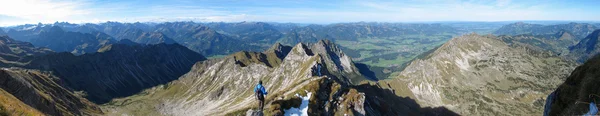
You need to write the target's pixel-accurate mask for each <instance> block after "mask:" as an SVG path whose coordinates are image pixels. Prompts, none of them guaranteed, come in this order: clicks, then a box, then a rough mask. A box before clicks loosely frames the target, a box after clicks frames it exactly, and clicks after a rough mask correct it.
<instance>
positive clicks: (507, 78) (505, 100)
mask: <svg viewBox="0 0 600 116" xmlns="http://www.w3.org/2000/svg"><path fill="white" fill-rule="evenodd" d="M502 39H507V38H498V37H494V36H480V35H476V34H469V35H463V36H461V37H457V38H453V39H452V40H450V41H448V42H447V43H445V44H443V45H442V46H440V47H439V48H438V49H436V50H435V51H434V52H432V53H431V54H429V55H427V56H425V57H424V58H421V59H415V60H414V61H413V62H411V63H410V64H409V65H408V66H407V67H406V68H405V69H404V71H402V72H401V73H400V76H399V77H398V78H396V79H393V80H390V81H388V82H389V83H405V84H406V86H400V87H398V86H397V85H395V86H396V87H393V88H395V89H397V90H410V92H405V91H404V92H401V93H398V94H399V95H401V96H409V97H411V98H415V99H416V100H417V101H418V103H419V104H421V105H424V106H435V107H437V106H445V107H447V108H448V109H450V110H452V111H455V112H457V113H459V114H462V115H532V114H541V111H542V110H541V109H542V108H543V97H545V95H547V94H548V93H550V92H551V91H552V88H555V87H556V86H558V84H559V83H560V82H561V81H562V80H564V77H566V75H567V74H568V72H569V71H570V70H572V69H573V68H574V65H575V64H576V63H574V62H571V61H568V60H564V59H562V58H560V57H558V56H555V55H552V54H549V53H548V52H546V51H540V50H536V49H532V48H530V47H529V46H527V45H521V44H510V43H506V42H505V41H501V40H502Z"/></svg>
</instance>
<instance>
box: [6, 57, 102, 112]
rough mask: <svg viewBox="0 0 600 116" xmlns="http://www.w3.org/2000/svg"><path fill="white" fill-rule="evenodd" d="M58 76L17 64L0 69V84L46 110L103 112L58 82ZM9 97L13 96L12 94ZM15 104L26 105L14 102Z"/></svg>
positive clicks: (9, 91) (7, 90) (41, 110)
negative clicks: (19, 66) (17, 66)
mask: <svg viewBox="0 0 600 116" xmlns="http://www.w3.org/2000/svg"><path fill="white" fill-rule="evenodd" d="M56 79H58V77H56V76H53V75H52V74H49V73H43V72H40V71H37V70H28V69H18V68H10V69H8V68H3V69H2V70H0V83H2V84H0V88H1V89H3V90H5V91H6V92H7V93H10V94H12V96H14V97H16V98H17V99H19V100H20V101H22V102H23V103H25V104H27V105H29V106H31V107H33V108H35V109H37V110H38V111H40V112H42V113H44V114H48V115H95V114H102V111H101V110H100V108H98V107H97V106H96V105H95V104H94V103H92V102H89V101H87V100H86V99H83V98H81V97H80V96H78V95H76V94H75V93H72V92H71V91H69V90H67V89H65V88H63V87H62V86H60V85H59V84H57V83H55V81H56ZM8 97H9V98H10V97H11V96H8ZM12 102H13V103H14V102H19V101H12ZM12 108H13V107H11V108H10V109H12ZM14 108H26V107H25V106H15V107H14ZM17 110H18V109H17ZM28 112H29V113H36V112H35V111H34V110H29V111H28Z"/></svg>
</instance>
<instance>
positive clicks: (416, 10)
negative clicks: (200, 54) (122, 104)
mask: <svg viewBox="0 0 600 116" xmlns="http://www.w3.org/2000/svg"><path fill="white" fill-rule="evenodd" d="M588 2H589V3H588ZM0 3H1V4H0V15H4V16H9V17H16V18H20V19H23V20H16V21H15V20H13V21H6V20H8V19H4V20H3V19H1V18H2V17H0V20H2V21H3V22H0V25H6V24H8V23H10V24H17V23H37V22H42V23H51V22H54V21H69V22H99V21H100V22H102V21H123V22H137V21H139V22H161V21H200V22H220V21H223V22H239V21H269V22H297V23H338V22H356V21H368V22H373V21H374V22H422V21H510V20H591V21H597V20H599V19H600V16H598V15H595V14H596V13H597V12H598V11H600V10H599V9H600V8H597V7H585V5H588V4H594V3H597V1H582V2H575V3H572V2H569V1H560V0H558V1H557V0H549V1H547V2H537V1H529V0H522V1H511V0H401V1H352V0H351V1H337V0H334V1H325V2H324V1H316V0H303V1H238V0H229V1H191V0H177V1H168V2H167V1H153V2H148V1H97V0H81V1H50V0H25V1H17V0H15V1H2V2H0ZM565 3H569V5H564V4H565ZM578 5H579V6H578Z"/></svg>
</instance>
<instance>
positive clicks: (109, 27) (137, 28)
mask: <svg viewBox="0 0 600 116" xmlns="http://www.w3.org/2000/svg"><path fill="white" fill-rule="evenodd" d="M55 26H56V27H61V28H62V30H64V31H65V32H68V33H69V34H74V33H73V32H79V33H82V34H85V33H89V34H92V35H109V36H110V37H112V38H113V39H111V40H115V41H118V40H121V39H130V40H132V41H133V42H136V43H140V44H157V43H163V42H164V43H175V42H176V43H179V44H182V45H184V46H186V47H188V48H190V49H192V50H194V51H196V52H199V53H201V54H204V55H208V56H213V55H226V54H231V53H234V52H236V51H242V50H249V51H263V50H266V49H267V48H268V47H269V46H270V45H272V44H274V43H275V42H281V43H283V44H286V45H294V44H297V43H300V42H317V40H319V39H324V38H327V39H332V40H334V41H335V40H356V39H358V38H368V37H392V36H399V35H404V34H428V35H430V34H440V33H458V32H456V30H455V29H454V28H452V27H450V26H444V25H441V24H402V23H362V22H361V23H340V24H331V25H308V26H300V25H296V24H278V23H273V24H271V23H263V22H240V23H193V22H167V23H160V24H146V23H118V22H106V23H100V24H81V25H78V24H70V23H58V22H57V23H54V24H37V25H20V26H15V27H9V28H8V29H10V30H9V31H8V35H9V36H10V37H12V38H15V39H16V40H20V41H26V42H32V43H34V44H35V45H36V46H52V45H63V44H74V43H72V42H66V41H53V42H51V43H40V44H36V43H35V41H43V40H46V39H55V38H57V37H52V38H47V37H49V36H47V35H40V34H48V33H42V32H55V31H50V30H56V29H53V27H55ZM350 32H352V33H350ZM57 35H58V34H57ZM69 37H75V36H69ZM36 38H39V39H36ZM77 38H91V37H77ZM106 38H109V37H104V36H102V37H98V36H97V38H96V39H98V40H99V41H101V40H104V39H106ZM317 38H318V39H317ZM40 39H41V40H40ZM56 42H61V43H56ZM96 43H97V42H96ZM96 43H92V44H93V45H98V44H96ZM85 47H86V48H78V49H77V50H76V49H66V50H65V49H63V48H60V49H59V48H56V50H55V51H76V52H74V53H76V54H83V53H89V52H90V51H93V50H87V51H86V50H83V51H82V50H79V49H87V48H90V49H91V48H93V47H87V46H85ZM50 48H51V49H53V50H54V49H55V48H54V47H50Z"/></svg>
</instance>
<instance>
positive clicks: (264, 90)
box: [254, 84, 267, 95]
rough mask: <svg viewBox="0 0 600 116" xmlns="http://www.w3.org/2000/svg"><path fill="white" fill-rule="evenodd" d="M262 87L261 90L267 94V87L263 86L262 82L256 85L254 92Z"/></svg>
mask: <svg viewBox="0 0 600 116" xmlns="http://www.w3.org/2000/svg"><path fill="white" fill-rule="evenodd" d="M258 89H260V91H261V92H262V93H263V94H264V95H267V90H266V89H265V87H263V86H262V85H261V84H258V85H256V87H254V93H256V91H257V90H258Z"/></svg>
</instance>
